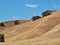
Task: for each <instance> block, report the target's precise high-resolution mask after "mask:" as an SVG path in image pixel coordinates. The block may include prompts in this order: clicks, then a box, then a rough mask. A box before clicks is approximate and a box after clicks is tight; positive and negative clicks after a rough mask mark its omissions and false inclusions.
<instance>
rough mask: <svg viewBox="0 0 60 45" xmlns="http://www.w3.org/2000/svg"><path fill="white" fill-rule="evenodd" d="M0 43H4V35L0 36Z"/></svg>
mask: <svg viewBox="0 0 60 45" xmlns="http://www.w3.org/2000/svg"><path fill="white" fill-rule="evenodd" d="M0 42H5V40H4V34H0Z"/></svg>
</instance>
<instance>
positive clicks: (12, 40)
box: [0, 11, 60, 45]
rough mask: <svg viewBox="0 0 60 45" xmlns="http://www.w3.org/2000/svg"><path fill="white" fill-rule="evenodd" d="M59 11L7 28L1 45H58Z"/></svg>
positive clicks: (59, 34)
mask: <svg viewBox="0 0 60 45" xmlns="http://www.w3.org/2000/svg"><path fill="white" fill-rule="evenodd" d="M59 27H60V11H57V12H54V13H53V14H52V15H50V16H47V17H44V18H41V19H38V20H36V21H29V22H28V23H24V24H21V25H17V26H14V27H10V28H7V29H6V30H4V31H2V32H0V33H3V34H5V38H6V42H5V43H0V44H1V45H60V43H59V42H60V28H59Z"/></svg>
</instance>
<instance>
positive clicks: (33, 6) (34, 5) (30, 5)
mask: <svg viewBox="0 0 60 45" xmlns="http://www.w3.org/2000/svg"><path fill="white" fill-rule="evenodd" d="M25 6H27V7H31V8H37V7H38V5H37V4H25Z"/></svg>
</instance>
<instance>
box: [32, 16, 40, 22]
mask: <svg viewBox="0 0 60 45" xmlns="http://www.w3.org/2000/svg"><path fill="white" fill-rule="evenodd" d="M39 18H41V17H40V16H33V17H32V18H31V19H32V21H35V20H37V19H39Z"/></svg>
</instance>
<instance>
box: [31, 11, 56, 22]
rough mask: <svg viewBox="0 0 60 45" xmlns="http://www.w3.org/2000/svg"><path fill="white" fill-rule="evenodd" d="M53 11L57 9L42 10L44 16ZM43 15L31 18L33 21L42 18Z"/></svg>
mask: <svg viewBox="0 0 60 45" xmlns="http://www.w3.org/2000/svg"><path fill="white" fill-rule="evenodd" d="M52 12H56V10H46V11H44V12H42V17H45V16H49V15H51V14H52ZM42 17H41V16H33V17H32V18H31V19H32V21H35V20H37V19H40V18H42Z"/></svg>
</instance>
